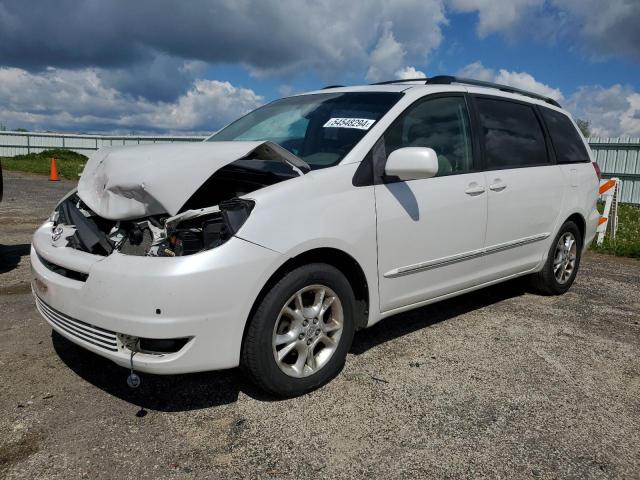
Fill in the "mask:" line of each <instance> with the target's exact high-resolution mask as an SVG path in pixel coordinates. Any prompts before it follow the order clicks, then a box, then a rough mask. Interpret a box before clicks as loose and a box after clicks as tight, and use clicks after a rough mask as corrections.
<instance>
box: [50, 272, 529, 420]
mask: <svg viewBox="0 0 640 480" xmlns="http://www.w3.org/2000/svg"><path fill="white" fill-rule="evenodd" d="M527 291H529V287H528V286H527V284H526V283H525V282H523V281H522V280H514V281H510V282H507V283H503V284H500V285H496V286H492V287H488V288H484V289H482V290H478V291H475V292H472V293H468V294H465V295H461V296H459V297H456V298H452V299H449V300H445V301H442V302H438V303H436V304H433V305H428V306H426V307H422V308H419V309H416V310H412V311H409V312H405V313H401V314H398V315H394V316H392V317H389V318H386V319H385V320H383V321H381V322H379V323H378V324H376V325H374V326H373V327H371V328H368V329H366V330H363V331H360V332H358V333H357V334H356V336H355V338H354V340H353V344H352V346H351V350H350V353H352V354H355V355H360V354H362V353H364V352H366V351H368V350H370V349H372V348H375V347H376V346H378V345H381V344H384V343H386V342H388V341H391V340H394V339H396V338H400V337H402V336H404V335H408V334H410V333H413V332H415V331H418V330H421V329H423V328H425V327H429V326H431V325H434V324H436V323H439V322H443V321H445V320H450V319H452V318H455V317H457V316H459V315H462V314H465V313H467V312H470V311H472V310H476V309H479V308H483V307H487V306H489V305H492V304H494V303H498V302H500V301H503V300H506V299H509V298H513V297H516V296H520V295H524V294H525V293H526V292H527ZM51 339H52V343H53V348H54V350H55V351H56V353H57V354H58V356H59V357H60V359H61V360H62V361H63V362H64V363H65V365H67V367H69V368H70V369H71V370H73V372H74V373H76V374H77V375H78V376H79V377H81V378H82V379H84V380H85V381H87V382H89V383H91V384H92V385H94V386H96V387H97V388H100V389H101V390H103V391H105V392H106V393H108V394H110V395H112V396H114V397H116V398H119V399H121V400H124V401H125V402H128V403H130V404H132V405H136V406H137V407H140V411H139V412H138V415H139V416H142V415H144V414H145V413H146V412H145V409H149V410H156V411H162V412H182V411H189V410H198V409H203V408H210V407H217V406H221V405H227V404H230V403H234V402H235V401H237V399H238V396H239V394H240V392H242V393H244V394H245V395H247V396H249V397H251V398H253V399H255V400H260V401H266V402H273V401H280V400H281V399H280V398H277V397H273V396H270V395H268V394H266V393H264V392H263V391H262V390H260V389H258V388H257V387H255V386H254V385H253V384H252V383H250V382H249V380H248V379H247V378H246V376H245V375H244V374H243V373H242V372H241V370H240V369H238V368H236V369H231V370H221V371H215V372H203V373H191V374H183V375H151V374H144V373H141V374H140V376H141V378H142V383H141V385H140V387H138V388H137V389H131V388H129V387H128V386H127V382H126V379H127V376H128V375H129V370H128V369H126V368H122V367H119V366H118V365H116V364H115V363H113V362H111V361H110V360H107V359H105V358H103V357H101V356H99V355H96V354H94V353H92V352H90V351H88V350H85V349H84V348H81V347H79V346H77V345H76V344H74V343H73V342H71V341H69V340H67V339H66V338H64V337H63V336H61V335H59V334H58V333H56V332H55V331H53V332H52V334H51Z"/></svg>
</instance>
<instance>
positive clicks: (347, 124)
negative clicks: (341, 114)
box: [324, 118, 375, 130]
mask: <svg viewBox="0 0 640 480" xmlns="http://www.w3.org/2000/svg"><path fill="white" fill-rule="evenodd" d="M374 123H375V120H371V119H370V118H330V119H329V121H328V122H327V123H325V124H324V127H325V128H357V129H358V130H369V128H371V125H373V124H374Z"/></svg>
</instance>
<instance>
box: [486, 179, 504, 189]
mask: <svg viewBox="0 0 640 480" xmlns="http://www.w3.org/2000/svg"><path fill="white" fill-rule="evenodd" d="M494 182H496V183H492V184H491V185H489V190H492V191H494V192H501V191H502V190H504V189H505V188H507V184H506V183H504V182H503V181H502V180H499V179H496V180H494Z"/></svg>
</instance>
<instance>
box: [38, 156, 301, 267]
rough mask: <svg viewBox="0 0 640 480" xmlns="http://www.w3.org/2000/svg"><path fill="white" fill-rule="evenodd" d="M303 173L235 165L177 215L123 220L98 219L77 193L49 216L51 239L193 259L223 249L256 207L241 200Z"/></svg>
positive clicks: (100, 251)
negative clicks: (218, 247)
mask: <svg viewBox="0 0 640 480" xmlns="http://www.w3.org/2000/svg"><path fill="white" fill-rule="evenodd" d="M302 174H303V173H302V172H300V171H299V170H298V169H296V168H292V167H291V166H290V165H288V164H287V163H283V162H281V161H278V160H259V159H240V160H236V161H234V162H231V163H228V164H227V165H225V166H223V167H222V168H220V169H219V170H217V171H216V172H215V173H214V174H213V175H211V176H210V177H209V178H208V179H207V180H206V181H205V182H204V183H203V184H202V185H201V186H200V187H199V188H198V189H197V190H196V191H195V192H194V193H193V194H192V195H191V196H190V197H189V199H188V200H187V201H186V203H184V205H183V206H182V208H181V209H180V211H179V212H178V213H177V214H176V215H173V216H171V215H170V214H168V213H164V214H162V213H160V214H153V215H149V216H146V217H142V218H138V219H126V220H113V219H107V218H104V217H102V216H100V215H97V214H96V213H95V212H94V211H93V210H92V209H91V208H89V206H87V204H86V203H85V202H84V201H83V200H82V198H81V197H80V195H79V193H78V192H75V193H72V194H71V195H69V196H68V197H67V198H65V199H64V200H63V201H62V202H61V203H60V204H59V205H58V206H57V207H56V209H55V211H54V213H53V215H52V218H51V220H52V221H53V237H54V240H55V236H56V232H57V233H58V236H63V237H64V239H66V246H67V247H71V248H74V249H77V250H81V251H85V252H89V253H92V254H96V255H103V256H106V255H110V254H112V253H113V252H119V253H122V254H125V255H137V256H154V257H174V256H184V255H191V254H194V253H198V252H201V251H204V250H209V249H212V248H215V247H217V246H219V245H222V244H223V243H225V242H226V241H227V240H228V239H229V238H231V237H232V236H233V235H234V234H235V233H236V232H237V231H238V230H239V229H240V227H241V226H242V225H243V224H244V222H245V221H246V220H247V218H248V217H249V215H250V213H251V211H252V209H253V207H254V202H253V201H252V200H250V199H246V198H240V197H241V196H243V195H246V194H248V193H250V192H253V191H256V190H259V189H261V188H264V187H267V186H269V185H273V184H275V183H279V182H281V181H284V180H288V179H290V178H295V177H298V176H299V175H302ZM175 188H178V187H177V186H176V187H175Z"/></svg>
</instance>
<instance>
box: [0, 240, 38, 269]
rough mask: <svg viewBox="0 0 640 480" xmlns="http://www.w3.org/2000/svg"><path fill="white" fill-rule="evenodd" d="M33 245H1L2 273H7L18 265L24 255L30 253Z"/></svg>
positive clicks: (0, 265) (0, 266)
mask: <svg viewBox="0 0 640 480" xmlns="http://www.w3.org/2000/svg"><path fill="white" fill-rule="evenodd" d="M30 250H31V245H29V244H28V243H21V244H18V245H0V274H2V273H7V272H10V271H11V270H13V269H14V268H16V267H17V266H18V264H19V263H20V260H21V259H22V257H25V256H27V255H29V252H30Z"/></svg>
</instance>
